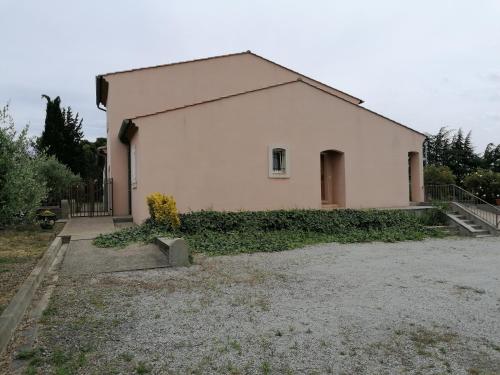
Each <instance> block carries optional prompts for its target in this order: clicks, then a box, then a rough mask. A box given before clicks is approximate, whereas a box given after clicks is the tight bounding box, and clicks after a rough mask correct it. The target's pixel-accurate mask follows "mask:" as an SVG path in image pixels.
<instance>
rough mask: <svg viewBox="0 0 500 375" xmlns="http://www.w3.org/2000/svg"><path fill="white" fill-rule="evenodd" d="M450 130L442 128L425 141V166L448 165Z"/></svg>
mask: <svg viewBox="0 0 500 375" xmlns="http://www.w3.org/2000/svg"><path fill="white" fill-rule="evenodd" d="M450 133H451V130H449V129H447V128H445V127H442V128H441V129H439V132H438V133H437V134H436V135H431V136H429V137H428V139H427V164H429V165H448V162H449V160H450V156H451V140H450Z"/></svg>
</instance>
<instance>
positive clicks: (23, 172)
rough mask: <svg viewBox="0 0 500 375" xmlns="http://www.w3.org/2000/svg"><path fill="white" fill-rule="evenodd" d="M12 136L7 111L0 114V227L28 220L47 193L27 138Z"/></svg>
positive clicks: (13, 129)
mask: <svg viewBox="0 0 500 375" xmlns="http://www.w3.org/2000/svg"><path fill="white" fill-rule="evenodd" d="M27 134H28V127H25V128H24V129H23V130H22V131H21V132H19V133H18V132H16V130H15V127H14V120H13V118H12V116H11V115H10V113H9V107H8V105H7V106H4V107H3V108H2V109H1V110H0V225H6V224H12V223H16V222H25V221H29V220H31V219H32V218H33V217H34V215H35V211H36V209H37V207H38V205H39V204H40V202H41V201H42V200H43V199H44V198H45V196H46V193H47V188H46V183H45V181H44V180H43V179H42V178H41V175H40V169H39V166H40V158H39V157H38V156H37V155H36V154H35V153H34V151H33V149H32V147H31V145H32V140H31V139H29V138H28V135H27Z"/></svg>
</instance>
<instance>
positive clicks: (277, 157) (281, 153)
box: [273, 148, 286, 173]
mask: <svg viewBox="0 0 500 375" xmlns="http://www.w3.org/2000/svg"><path fill="white" fill-rule="evenodd" d="M285 156H286V150H284V149H282V148H275V149H273V173H286V158H285Z"/></svg>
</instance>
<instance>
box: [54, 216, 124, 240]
mask: <svg viewBox="0 0 500 375" xmlns="http://www.w3.org/2000/svg"><path fill="white" fill-rule="evenodd" d="M114 231H115V224H114V223H113V218H112V217H111V216H98V217H74V218H71V219H70V220H68V222H67V223H66V225H65V226H64V229H63V230H62V232H61V233H59V236H60V237H65V236H71V240H73V241H75V240H90V239H93V238H96V237H97V236H98V235H99V234H101V233H111V232H114Z"/></svg>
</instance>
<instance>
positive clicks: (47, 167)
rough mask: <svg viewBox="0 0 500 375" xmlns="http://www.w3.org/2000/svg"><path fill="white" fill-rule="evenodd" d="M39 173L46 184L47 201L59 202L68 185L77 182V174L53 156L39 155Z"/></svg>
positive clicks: (78, 179) (78, 178)
mask: <svg viewBox="0 0 500 375" xmlns="http://www.w3.org/2000/svg"><path fill="white" fill-rule="evenodd" d="M38 168H39V171H40V175H41V177H42V179H43V181H44V182H45V185H46V186H47V193H48V198H47V200H48V201H49V203H59V201H60V199H61V198H64V194H65V193H66V192H67V191H68V189H69V187H70V186H71V185H72V184H74V183H77V182H79V181H80V180H81V179H80V177H79V176H78V175H75V174H73V172H71V170H70V169H69V168H68V167H67V166H65V165H64V164H62V163H60V162H59V161H58V160H57V159H56V158H55V157H54V156H48V157H45V156H41V157H40V163H39V167H38Z"/></svg>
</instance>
